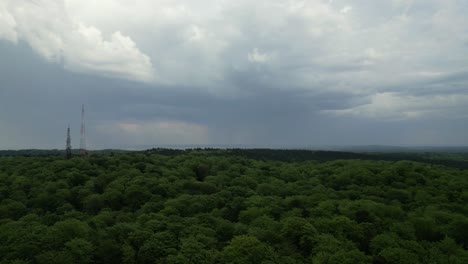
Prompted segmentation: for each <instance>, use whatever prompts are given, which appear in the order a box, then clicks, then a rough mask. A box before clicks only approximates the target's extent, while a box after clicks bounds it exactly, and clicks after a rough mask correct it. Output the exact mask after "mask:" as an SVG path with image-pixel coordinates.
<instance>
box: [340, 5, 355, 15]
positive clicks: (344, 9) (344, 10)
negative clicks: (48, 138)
mask: <svg viewBox="0 0 468 264" xmlns="http://www.w3.org/2000/svg"><path fill="white" fill-rule="evenodd" d="M351 10H353V7H352V6H345V7H343V8H342V9H341V10H340V12H341V13H343V14H346V13H348V12H349V11H351Z"/></svg>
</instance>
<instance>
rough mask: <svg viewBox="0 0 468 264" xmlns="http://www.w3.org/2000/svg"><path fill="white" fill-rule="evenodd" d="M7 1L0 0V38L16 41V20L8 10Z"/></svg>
mask: <svg viewBox="0 0 468 264" xmlns="http://www.w3.org/2000/svg"><path fill="white" fill-rule="evenodd" d="M7 8H8V1H3V2H0V39H1V38H4V39H6V40H9V41H12V42H17V41H18V34H17V33H16V30H15V27H16V21H15V19H14V18H13V16H11V14H10V13H9V12H8V9H7Z"/></svg>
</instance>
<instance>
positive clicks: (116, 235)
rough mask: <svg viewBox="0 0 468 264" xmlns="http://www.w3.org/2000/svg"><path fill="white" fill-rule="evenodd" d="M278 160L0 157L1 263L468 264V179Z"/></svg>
mask: <svg viewBox="0 0 468 264" xmlns="http://www.w3.org/2000/svg"><path fill="white" fill-rule="evenodd" d="M246 153H247V154H248V155H245V154H246ZM268 153H270V152H269V151H266V150H258V151H257V152H255V150H245V151H241V150H238V151H232V150H231V151H224V150H191V151H177V150H175V151H169V150H164V151H159V150H150V151H147V152H140V153H113V154H112V155H110V154H109V155H104V154H103V155H94V156H93V155H92V156H90V157H88V158H86V159H81V158H73V159H71V160H64V159H63V158H60V157H57V156H47V155H46V156H32V157H24V156H8V157H0V263H468V253H467V248H468V240H467V237H468V233H467V232H468V217H467V216H468V205H467V204H468V171H466V170H461V169H457V168H450V167H442V166H438V165H434V164H430V163H418V162H414V161H380V160H376V159H375V158H372V159H368V160H364V159H346V160H343V159H342V160H333V158H328V156H326V157H327V158H318V159H315V160H314V159H307V158H305V157H306V156H304V155H305V154H304V153H303V152H294V151H277V152H274V157H272V156H271V155H270V156H269V154H268ZM270 154H271V153H270ZM329 154H330V153H327V154H326V155H329ZM440 155H441V154H438V155H437V156H436V157H437V158H440ZM278 157H285V158H278ZM456 157H457V159H458V158H459V157H460V155H456ZM458 161H460V162H461V160H458Z"/></svg>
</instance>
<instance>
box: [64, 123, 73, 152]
mask: <svg viewBox="0 0 468 264" xmlns="http://www.w3.org/2000/svg"><path fill="white" fill-rule="evenodd" d="M71 157H72V151H71V138H70V125H68V128H67V148H66V149H65V158H66V159H71Z"/></svg>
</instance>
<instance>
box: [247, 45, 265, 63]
mask: <svg viewBox="0 0 468 264" xmlns="http://www.w3.org/2000/svg"><path fill="white" fill-rule="evenodd" d="M247 58H248V60H249V61H250V62H252V63H265V62H267V61H268V60H269V59H270V56H269V55H268V54H267V53H263V52H261V51H259V50H258V49H257V48H255V49H253V51H252V52H249V54H248V55H247Z"/></svg>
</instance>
